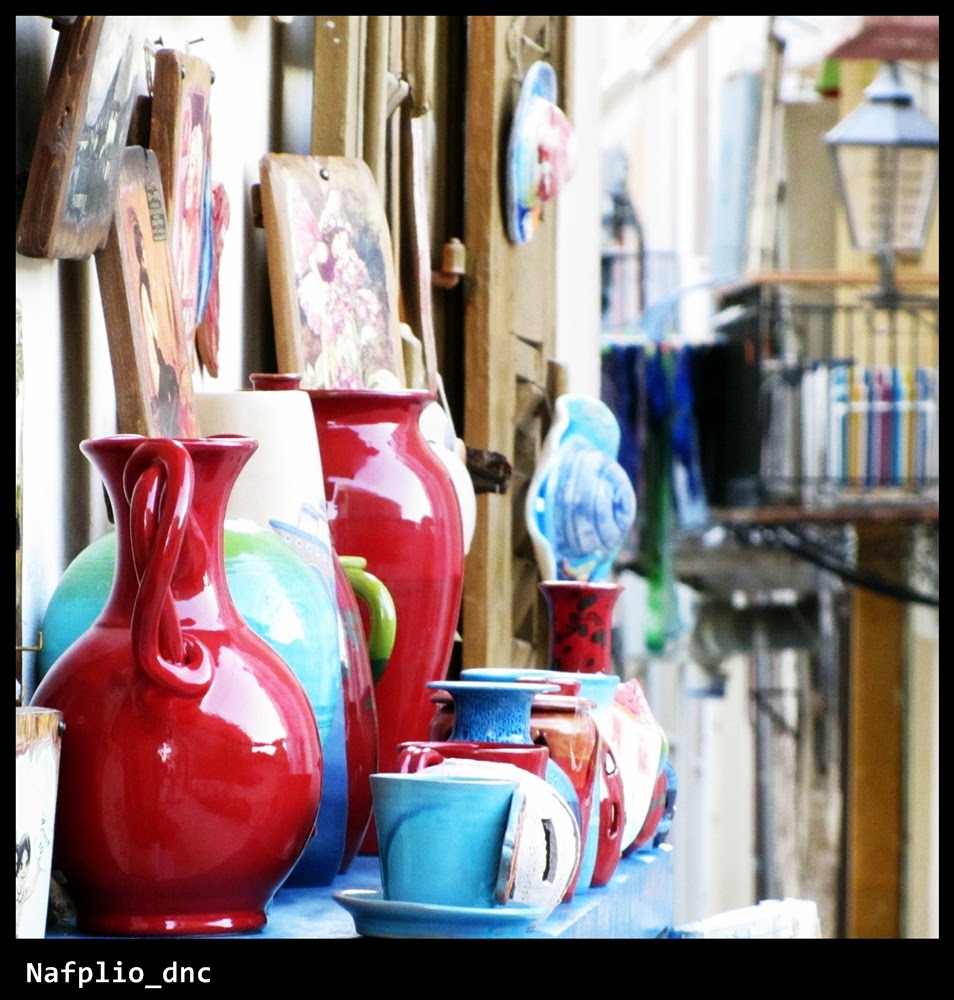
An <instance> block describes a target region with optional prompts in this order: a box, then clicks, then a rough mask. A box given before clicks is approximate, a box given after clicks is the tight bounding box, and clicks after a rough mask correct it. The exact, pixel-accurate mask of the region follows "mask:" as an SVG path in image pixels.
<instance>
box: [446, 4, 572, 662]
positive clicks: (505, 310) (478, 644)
mask: <svg viewBox="0 0 954 1000" xmlns="http://www.w3.org/2000/svg"><path fill="white" fill-rule="evenodd" d="M545 20H546V18H542V17H533V18H526V19H525V21H526V23H525V24H524V26H523V32H524V34H526V35H527V36H529V37H531V38H536V37H537V36H538V35H542V36H545V37H547V38H548V39H549V44H550V52H549V53H548V54H547V58H549V59H550V61H551V62H552V63H553V65H554V67H555V68H556V70H557V74H558V76H559V74H560V73H561V71H562V51H563V48H562V47H563V42H564V30H563V29H564V24H563V22H564V20H565V19H564V18H562V17H555V16H554V17H552V18H550V24H549V26H548V30H544V22H545ZM531 22H532V23H531ZM513 24H514V18H512V17H509V16H506V17H504V16H501V17H496V16H491V15H486V16H474V17H472V18H471V19H470V36H469V47H468V77H467V134H466V163H465V187H466V191H467V199H466V205H465V227H464V230H465V231H464V242H465V244H466V245H467V253H468V260H469V262H470V266H469V269H468V270H469V277H468V280H467V282H466V286H465V295H466V305H465V320H464V329H465V353H464V384H465V399H464V439H465V440H466V442H467V444H468V445H469V446H471V447H473V448H480V449H486V450H489V451H494V452H500V453H501V454H503V455H505V456H507V457H508V459H510V460H512V462H513V465H514V474H513V480H512V484H511V488H510V491H509V493H508V494H506V495H503V496H501V495H496V494H481V495H480V496H478V498H477V528H476V531H475V535H474V541H473V543H472V545H471V550H470V554H469V555H468V557H467V565H466V575H465V580H464V600H463V627H462V633H463V639H464V648H463V665H464V666H465V667H468V666H481V665H487V664H494V663H514V664H519V665H524V664H525V665H528V666H529V665H542V660H543V658H545V656H546V642H545V639H546V622H545V608H544V606H543V601H542V599H541V598H540V595H539V593H538V592H537V586H536V585H537V582H538V581H539V575H538V573H537V572H536V567H535V563H534V561H533V558H532V551H528V550H527V545H526V537H525V536H526V535H527V532H526V530H525V528H524V513H523V504H524V502H525V498H526V489H527V486H528V485H529V476H530V475H531V474H532V471H533V464H534V461H535V457H536V453H537V451H538V450H539V445H540V438H541V434H542V432H543V428H544V426H545V420H546V408H545V407H543V408H541V409H540V412H534V413H532V414H530V413H528V411H527V403H528V401H529V402H532V397H533V396H534V395H535V393H534V392H533V388H534V387H536V388H537V389H539V390H541V391H542V393H543V394H546V390H547V376H548V372H547V361H548V360H549V359H550V358H552V356H553V345H554V336H555V316H556V312H555V311H556V295H555V284H556V225H555V224H556V209H555V206H553V205H548V206H546V208H545V210H544V218H543V220H542V224H541V226H540V228H539V229H538V230H537V231H536V233H535V234H534V237H533V239H532V240H531V241H530V242H529V243H525V244H522V245H520V246H514V245H513V244H511V243H510V242H509V241H508V239H507V235H506V227H505V225H504V219H503V191H502V187H501V185H502V178H503V176H504V172H503V164H504V160H505V157H506V150H507V144H508V140H509V133H510V125H511V119H512V116H513V110H514V106H515V100H516V97H517V95H518V92H519V84H518V82H515V80H514V76H515V74H516V73H517V72H518V68H519V67H517V66H516V65H515V64H514V61H513V59H512V58H511V55H510V50H509V49H508V35H509V36H510V39H511V40H512V32H511V29H512V27H513ZM540 57H541V56H540V54H539V53H538V52H537V51H536V50H533V51H529V52H528V53H525V54H524V58H523V60H522V68H523V71H524V72H525V71H526V68H527V66H529V64H530V62H531V61H532V60H533V59H535V58H540Z"/></svg>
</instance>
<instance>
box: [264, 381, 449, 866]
mask: <svg viewBox="0 0 954 1000" xmlns="http://www.w3.org/2000/svg"><path fill="white" fill-rule="evenodd" d="M265 387H266V386H265V385H263V384H261V383H256V388H265ZM307 391H308V395H309V397H310V399H311V405H312V409H313V411H314V414H315V425H316V427H317V430H318V446H319V448H320V450H321V462H322V471H323V474H324V480H325V493H326V497H327V500H328V501H329V503H330V504H331V510H330V518H331V520H330V525H331V537H332V541H333V543H334V547H335V550H336V551H337V552H347V553H360V555H362V556H363V557H364V558H365V559H366V560H367V569H368V572H369V573H372V574H373V575H374V576H376V577H377V578H378V579H379V580H380V581H381V582H382V583H383V584H384V586H385V587H387V589H388V591H390V594H391V597H392V598H393V600H394V607H395V611H396V614H397V635H396V638H395V642H394V649H393V651H392V653H391V658H390V660H389V662H388V668H387V670H386V671H385V672H384V675H383V676H382V677H381V679H380V680H379V681H378V682H377V685H376V687H375V700H376V703H377V712H378V741H379V747H380V753H381V761H382V762H384V761H390V760H392V759H393V757H394V753H395V751H396V748H397V745H398V744H399V743H402V742H404V741H405V740H422V739H427V735H428V727H429V722H430V717H431V714H432V706H431V703H430V701H429V699H428V691H427V687H426V685H427V682H428V681H436V680H444V679H445V678H446V676H447V669H448V666H449V664H450V657H451V652H452V650H453V645H454V634H455V632H456V629H457V621H458V617H459V615H460V602H461V593H462V589H463V582H464V539H463V526H462V522H461V515H460V505H459V503H458V500H457V494H456V492H455V491H454V484H453V481H452V480H451V477H450V474H449V473H448V471H447V469H446V467H445V466H444V464H443V463H442V462H441V461H440V459H439V458H438V457H437V456H436V455H435V454H434V452H433V450H432V449H431V447H430V445H428V443H427V441H426V440H425V439H424V436H423V434H422V433H421V430H420V426H419V421H420V416H421V412H422V411H423V409H424V407H425V406H426V405H427V404H428V403H429V402H431V400H432V399H433V398H434V397H433V396H432V395H431V394H430V393H427V392H421V391H416V390H397V391H393V392H383V391H377V390H371V389H347V390H346V389H309V390H307ZM363 850H364V851H365V852H367V853H374V852H375V851H376V850H377V846H376V834H375V829H374V821H373V818H372V822H371V826H370V828H369V830H368V836H367V838H366V839H365V842H364V847H363Z"/></svg>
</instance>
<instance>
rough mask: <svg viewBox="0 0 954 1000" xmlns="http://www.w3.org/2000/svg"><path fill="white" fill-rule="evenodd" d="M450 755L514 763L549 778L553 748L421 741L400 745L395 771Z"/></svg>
mask: <svg viewBox="0 0 954 1000" xmlns="http://www.w3.org/2000/svg"><path fill="white" fill-rule="evenodd" d="M447 758H454V759H458V760H461V759H463V760H478V761H479V760H485V761H489V762H491V763H494V764H513V765H514V767H519V768H522V769H523V770H524V771H529V772H530V773H531V774H535V775H536V776H537V777H538V778H543V779H546V774H547V761H548V760H549V759H550V751H549V750H548V749H547V748H546V747H544V746H535V745H532V744H521V743H479V742H469V741H466V740H456V741H455V740H421V741H419V742H415V741H411V742H408V743H402V744H401V745H400V746H399V747H398V752H397V758H396V760H395V764H394V768H393V770H395V771H400V772H402V773H403V774H409V773H413V772H415V771H420V770H423V769H424V768H425V767H432V766H433V765H435V764H440V763H442V762H443V761H444V760H446V759H447Z"/></svg>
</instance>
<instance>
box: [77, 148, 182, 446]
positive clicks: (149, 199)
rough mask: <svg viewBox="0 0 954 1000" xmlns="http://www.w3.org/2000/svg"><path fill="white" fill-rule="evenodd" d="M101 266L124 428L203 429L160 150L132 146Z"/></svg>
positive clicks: (165, 432)
mask: <svg viewBox="0 0 954 1000" xmlns="http://www.w3.org/2000/svg"><path fill="white" fill-rule="evenodd" d="M96 272H97V277H98V278H99V289H100V295H101V297H102V301H103V312H104V315H105V318H106V333H107V336H108V339H109V353H110V360H111V363H112V368H113V381H114V384H115V387H116V402H117V408H118V423H119V431H120V433H124V434H144V435H146V436H147V437H186V438H193V437H198V436H199V434H198V425H197V420H196V415H195V406H194V402H193V389H192V367H191V364H190V360H189V354H188V349H187V345H186V340H185V334H184V333H183V329H182V307H181V305H180V303H179V292H178V289H177V287H176V282H175V275H174V271H173V265H172V253H171V248H170V242H169V227H168V224H167V221H166V209H165V201H164V199H163V194H162V181H161V179H160V175H159V164H158V161H157V159H156V154H155V153H154V152H153V151H152V150H149V149H143V148H142V147H141V146H128V147H127V148H126V150H125V151H124V153H123V158H122V162H121V166H120V169H119V184H118V192H117V196H116V206H115V210H114V213H113V222H112V226H111V227H110V232H109V239H108V241H107V243H106V246H105V247H104V248H103V249H102V250H100V251H98V252H97V254H96Z"/></svg>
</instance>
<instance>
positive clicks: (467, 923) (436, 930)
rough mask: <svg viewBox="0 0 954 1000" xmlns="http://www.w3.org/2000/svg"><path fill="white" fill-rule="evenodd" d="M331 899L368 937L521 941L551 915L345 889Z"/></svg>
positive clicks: (521, 907)
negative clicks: (401, 899) (410, 900)
mask: <svg viewBox="0 0 954 1000" xmlns="http://www.w3.org/2000/svg"><path fill="white" fill-rule="evenodd" d="M331 895H332V898H333V899H334V901H335V902H336V903H338V904H339V905H340V906H343V907H344V908H345V909H346V910H347V911H348V912H349V913H350V914H351V916H352V918H353V919H354V927H355V930H356V931H357V932H358V933H359V934H363V935H364V936H365V937H386V938H415V937H417V938H519V937H523V935H524V934H526V932H527V931H528V930H529V929H530V928H531V927H532V926H533V924H534V923H535V922H536V921H537V920H542V919H543V918H544V917H546V916H547V913H548V911H547V909H546V907H543V906H529V905H527V904H526V903H515V902H510V903H507V904H506V905H505V906H493V907H490V908H489V909H471V908H469V907H463V906H436V905H434V904H431V903H404V902H399V901H397V900H390V899H385V898H384V895H383V893H381V892H380V891H378V890H375V889H343V890H341V891H340V892H333V893H332V894H331Z"/></svg>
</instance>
